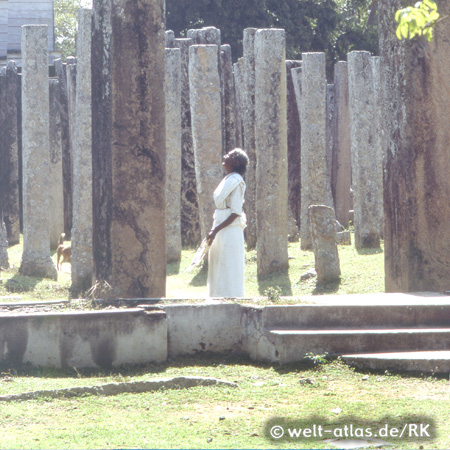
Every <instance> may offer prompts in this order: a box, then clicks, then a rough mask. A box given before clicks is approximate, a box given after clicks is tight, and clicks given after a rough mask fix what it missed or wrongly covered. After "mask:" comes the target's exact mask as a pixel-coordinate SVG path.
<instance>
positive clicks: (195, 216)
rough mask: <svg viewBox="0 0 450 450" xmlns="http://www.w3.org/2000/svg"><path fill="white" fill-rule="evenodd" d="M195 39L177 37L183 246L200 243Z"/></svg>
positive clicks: (175, 43)
mask: <svg viewBox="0 0 450 450" xmlns="http://www.w3.org/2000/svg"><path fill="white" fill-rule="evenodd" d="M191 45H192V39H175V42H174V46H175V48H179V49H180V51H181V167H182V172H181V173H182V175H181V193H182V195H181V239H182V243H183V245H198V244H199V243H200V240H201V236H200V222H199V220H200V219H199V211H198V196H197V181H196V179H195V163H194V149H193V146H192V129H191V107H190V103H189V102H190V99H189V47H190V46H191Z"/></svg>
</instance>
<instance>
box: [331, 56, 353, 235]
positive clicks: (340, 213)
mask: <svg viewBox="0 0 450 450" xmlns="http://www.w3.org/2000/svg"><path fill="white" fill-rule="evenodd" d="M334 95H335V104H336V106H335V114H334V126H333V129H334V137H333V161H332V166H331V190H332V193H333V199H334V208H335V212H336V219H337V220H338V221H339V223H340V224H341V225H342V226H344V227H345V228H347V227H348V221H349V214H348V212H349V210H350V185H351V178H352V164H351V153H350V111H349V104H348V101H349V100H348V71H347V62H345V61H339V62H338V63H336V65H335V66H334Z"/></svg>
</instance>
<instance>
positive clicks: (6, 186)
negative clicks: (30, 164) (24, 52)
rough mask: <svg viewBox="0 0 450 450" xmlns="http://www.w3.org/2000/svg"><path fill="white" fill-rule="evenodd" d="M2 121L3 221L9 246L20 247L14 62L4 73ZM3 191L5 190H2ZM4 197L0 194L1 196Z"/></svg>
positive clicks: (17, 94) (17, 87) (17, 83)
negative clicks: (18, 245) (17, 245)
mask: <svg viewBox="0 0 450 450" xmlns="http://www.w3.org/2000/svg"><path fill="white" fill-rule="evenodd" d="M1 79H2V89H1V94H0V95H1V97H0V103H1V109H2V111H1V112H0V117H1V123H0V133H1V140H0V158H1V159H2V164H3V177H4V179H3V180H2V181H1V182H0V185H2V186H3V220H4V221H5V226H6V232H7V238H8V243H9V245H15V244H18V243H19V237H20V205H19V148H18V142H19V136H18V108H19V99H20V80H19V76H18V74H17V67H16V64H15V63H14V61H8V63H7V65H6V68H3V69H2V72H1ZM0 190H2V189H1V188H0ZM0 195H1V194H0Z"/></svg>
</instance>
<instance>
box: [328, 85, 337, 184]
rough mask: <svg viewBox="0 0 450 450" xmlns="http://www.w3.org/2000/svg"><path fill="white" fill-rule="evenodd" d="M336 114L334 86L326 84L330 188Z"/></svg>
mask: <svg viewBox="0 0 450 450" xmlns="http://www.w3.org/2000/svg"><path fill="white" fill-rule="evenodd" d="M335 114H336V101H335V93H334V84H327V125H326V126H327V172H328V179H329V180H330V187H331V172H332V165H333V148H334V123H335V120H334V116H335Z"/></svg>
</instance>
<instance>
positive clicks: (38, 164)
mask: <svg viewBox="0 0 450 450" xmlns="http://www.w3.org/2000/svg"><path fill="white" fill-rule="evenodd" d="M47 33H48V27H47V25H24V26H23V27H22V170H23V254H22V263H21V265H20V269H19V270H20V273H22V274H23V275H28V276H36V277H49V278H53V279H57V271H56V267H55V264H54V263H53V261H52V259H51V257H50V219H49V186H50V180H49V162H50V138H49V83H48V54H47Z"/></svg>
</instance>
